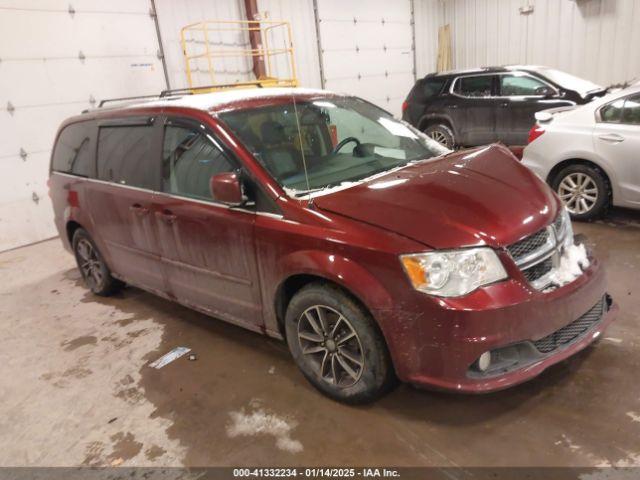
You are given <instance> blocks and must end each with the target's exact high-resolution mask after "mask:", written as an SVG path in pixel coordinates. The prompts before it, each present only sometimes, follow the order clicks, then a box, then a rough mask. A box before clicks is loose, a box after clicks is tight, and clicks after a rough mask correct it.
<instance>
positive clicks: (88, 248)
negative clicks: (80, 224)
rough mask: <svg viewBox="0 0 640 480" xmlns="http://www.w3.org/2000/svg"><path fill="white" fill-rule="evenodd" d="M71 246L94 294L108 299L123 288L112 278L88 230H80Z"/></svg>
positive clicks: (85, 280)
mask: <svg viewBox="0 0 640 480" xmlns="http://www.w3.org/2000/svg"><path fill="white" fill-rule="evenodd" d="M71 244H72V246H73V253H74V256H75V257H76V262H77V264H78V269H79V270H80V274H81V275H82V278H83V280H84V283H85V285H86V286H87V287H88V288H89V289H90V290H91V291H92V292H93V293H95V294H96V295H100V296H102V297H108V296H109V295H113V294H114V293H116V292H117V291H118V290H120V288H122V285H123V284H122V282H120V281H119V280H117V279H115V278H114V277H113V276H111V271H110V270H109V267H107V264H106V263H105V261H104V258H103V257H102V254H101V253H100V251H99V250H98V247H97V246H96V244H95V243H94V241H93V239H92V238H91V236H90V235H89V233H87V231H86V230H84V229H82V228H78V229H77V230H76V231H75V233H74V234H73V240H72V242H71Z"/></svg>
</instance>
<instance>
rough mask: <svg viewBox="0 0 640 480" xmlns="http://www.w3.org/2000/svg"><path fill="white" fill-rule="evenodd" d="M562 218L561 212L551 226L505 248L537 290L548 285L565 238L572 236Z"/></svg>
mask: <svg viewBox="0 0 640 480" xmlns="http://www.w3.org/2000/svg"><path fill="white" fill-rule="evenodd" d="M564 217H565V216H564V215H563V214H562V212H561V213H560V214H559V215H558V216H557V217H556V219H555V220H554V221H553V223H552V224H551V225H549V226H547V227H545V228H543V229H541V230H538V231H537V232H536V233H534V234H533V235H529V236H528V237H526V238H524V239H522V240H519V241H517V242H515V243H513V244H511V245H509V246H508V247H507V250H508V251H509V253H510V254H511V256H512V257H513V259H514V261H515V263H516V265H517V266H518V267H520V269H521V271H522V273H523V275H524V277H525V278H526V279H527V281H528V282H529V283H530V284H531V285H532V286H533V288H535V289H537V290H544V289H545V288H547V287H548V286H549V285H550V282H551V276H550V274H551V272H552V270H553V268H554V267H555V266H557V263H558V262H559V259H560V255H561V251H562V245H563V243H564V242H565V238H566V236H567V235H572V233H571V228H570V227H568V226H567V225H566V224H565V218H564ZM572 236H573V235H572Z"/></svg>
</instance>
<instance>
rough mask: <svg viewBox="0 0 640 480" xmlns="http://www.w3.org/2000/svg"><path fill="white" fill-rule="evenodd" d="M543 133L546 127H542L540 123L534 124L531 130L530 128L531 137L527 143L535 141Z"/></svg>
mask: <svg viewBox="0 0 640 480" xmlns="http://www.w3.org/2000/svg"><path fill="white" fill-rule="evenodd" d="M543 133H544V128H542V127H541V126H540V125H534V126H533V127H531V130H529V139H528V141H527V143H531V142H533V141H534V140H535V139H536V138H538V137H539V136H540V135H542V134H543Z"/></svg>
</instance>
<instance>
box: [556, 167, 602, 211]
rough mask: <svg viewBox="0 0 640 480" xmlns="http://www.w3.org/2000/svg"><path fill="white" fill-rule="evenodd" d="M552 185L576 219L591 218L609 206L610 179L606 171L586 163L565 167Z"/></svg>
mask: <svg viewBox="0 0 640 480" xmlns="http://www.w3.org/2000/svg"><path fill="white" fill-rule="evenodd" d="M551 186H552V187H553V189H554V190H555V191H556V193H557V194H558V196H559V197H560V200H562V202H563V203H564V204H565V205H566V207H567V210H569V213H570V214H571V218H573V219H574V220H591V219H593V218H596V217H598V216H600V215H602V214H603V213H604V212H605V211H606V210H607V208H608V206H609V190H610V189H609V181H608V179H607V178H606V176H605V175H604V173H603V172H602V171H601V170H599V169H597V168H595V167H593V166H591V165H587V164H584V163H578V164H573V165H569V166H567V167H565V168H563V169H562V170H561V171H560V172H558V174H557V175H556V176H555V177H554V178H553V179H552V181H551Z"/></svg>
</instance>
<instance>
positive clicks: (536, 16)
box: [416, 0, 640, 85]
mask: <svg viewBox="0 0 640 480" xmlns="http://www.w3.org/2000/svg"><path fill="white" fill-rule="evenodd" d="M416 1H420V2H421V3H422V4H428V3H432V0H416ZM436 1H437V2H438V4H439V8H440V9H441V10H442V22H444V23H450V24H451V28H452V36H453V38H452V40H453V42H452V43H453V64H454V67H455V68H472V67H478V66H486V65H506V64H525V63H526V64H542V65H548V66H552V67H556V68H559V69H561V70H565V71H567V72H570V73H573V74H574V75H578V76H581V77H584V78H587V79H589V80H592V81H594V82H596V83H600V84H602V85H610V84H614V83H621V82H625V81H629V80H631V79H634V78H638V77H640V54H638V53H637V48H636V46H637V45H640V0H436ZM527 5H531V6H533V12H532V13H529V14H521V13H520V11H519V9H520V7H526V6H527Z"/></svg>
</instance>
